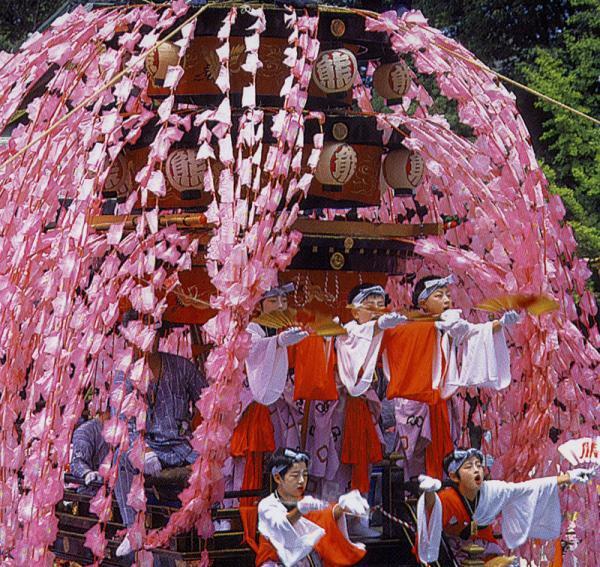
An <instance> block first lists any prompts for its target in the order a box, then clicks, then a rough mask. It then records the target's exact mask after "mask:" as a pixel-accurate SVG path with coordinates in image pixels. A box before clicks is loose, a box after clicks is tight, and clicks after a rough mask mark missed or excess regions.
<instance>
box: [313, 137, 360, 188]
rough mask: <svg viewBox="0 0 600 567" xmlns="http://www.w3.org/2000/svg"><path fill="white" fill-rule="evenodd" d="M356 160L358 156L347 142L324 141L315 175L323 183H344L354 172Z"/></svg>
mask: <svg viewBox="0 0 600 567" xmlns="http://www.w3.org/2000/svg"><path fill="white" fill-rule="evenodd" d="M357 162H358V156H357V155H356V152H355V151H354V148H353V147H352V146H350V145H349V144H343V143H335V142H330V143H326V144H325V145H324V146H323V150H322V151H321V156H320V157H319V163H318V164H317V169H316V171H315V176H316V178H317V180H318V181H319V182H321V183H322V184H323V185H344V183H347V182H348V181H350V179H351V178H352V176H353V175H354V173H355V172H356V164H357Z"/></svg>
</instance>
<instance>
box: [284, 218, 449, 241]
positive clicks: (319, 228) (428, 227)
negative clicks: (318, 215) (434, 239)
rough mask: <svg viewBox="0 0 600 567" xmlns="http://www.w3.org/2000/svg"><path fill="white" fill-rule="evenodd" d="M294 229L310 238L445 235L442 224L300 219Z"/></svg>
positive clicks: (385, 237) (382, 237) (381, 237)
mask: <svg viewBox="0 0 600 567" xmlns="http://www.w3.org/2000/svg"><path fill="white" fill-rule="evenodd" d="M293 228H294V229H295V230H298V231H300V232H301V233H302V234H306V235H310V236H322V237H335V236H338V237H340V236H351V237H353V238H372V239H373V240H386V239H391V238H410V237H413V238H414V237H418V236H439V235H441V234H443V225H442V224H441V223H424V224H375V223H371V222H365V221H341V220H340V221H321V220H315V219H298V220H297V221H296V222H295V223H294V227H293Z"/></svg>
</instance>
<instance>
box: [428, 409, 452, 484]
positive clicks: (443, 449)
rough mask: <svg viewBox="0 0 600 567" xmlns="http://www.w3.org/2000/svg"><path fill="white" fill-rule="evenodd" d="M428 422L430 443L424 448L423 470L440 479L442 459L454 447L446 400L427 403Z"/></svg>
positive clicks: (441, 475)
mask: <svg viewBox="0 0 600 567" xmlns="http://www.w3.org/2000/svg"><path fill="white" fill-rule="evenodd" d="M429 423H430V427H431V443H430V444H429V445H428V446H427V448H426V449H425V470H426V472H427V474H428V475H429V476H432V477H434V478H439V479H442V477H443V467H442V461H443V460H444V457H445V456H446V455H447V454H448V453H450V452H451V451H452V450H453V449H454V445H453V443H452V436H451V435H450V416H449V415H448V402H447V401H446V400H438V402H437V403H435V404H430V405H429Z"/></svg>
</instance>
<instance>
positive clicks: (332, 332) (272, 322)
mask: <svg viewBox="0 0 600 567" xmlns="http://www.w3.org/2000/svg"><path fill="white" fill-rule="evenodd" d="M305 311H306V310H305ZM299 315H301V316H299ZM253 321H254V322H255V323H258V324H259V325H263V326H264V327H268V328H269V329H277V330H279V329H287V328H289V327H301V328H302V329H305V330H306V331H308V332H309V333H310V334H311V335H318V336H320V337H335V336H337V335H345V334H346V329H344V327H342V325H340V324H339V323H336V322H335V321H333V320H332V319H331V317H329V316H327V315H325V314H324V313H313V312H311V313H308V312H302V314H299V313H298V312H297V311H296V310H295V309H284V310H277V311H271V312H270V313H261V314H260V315H259V316H258V317H255V318H254V319H253Z"/></svg>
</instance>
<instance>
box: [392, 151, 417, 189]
mask: <svg viewBox="0 0 600 567" xmlns="http://www.w3.org/2000/svg"><path fill="white" fill-rule="evenodd" d="M424 172H425V161H424V160H423V158H422V157H421V156H420V155H419V154H417V153H414V152H409V151H408V150H405V149H402V150H394V151H393V152H390V153H389V154H388V155H387V156H386V157H385V159H384V160H383V177H384V179H385V180H386V182H387V184H388V185H389V186H390V187H392V188H394V189H415V188H416V187H417V186H418V185H419V183H421V180H422V179H423V173H424Z"/></svg>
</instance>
